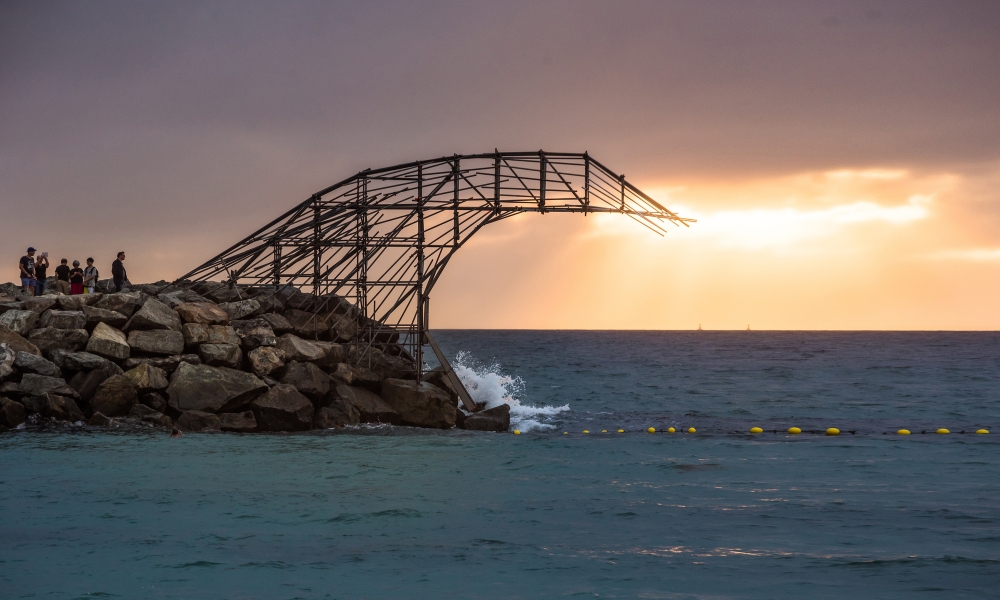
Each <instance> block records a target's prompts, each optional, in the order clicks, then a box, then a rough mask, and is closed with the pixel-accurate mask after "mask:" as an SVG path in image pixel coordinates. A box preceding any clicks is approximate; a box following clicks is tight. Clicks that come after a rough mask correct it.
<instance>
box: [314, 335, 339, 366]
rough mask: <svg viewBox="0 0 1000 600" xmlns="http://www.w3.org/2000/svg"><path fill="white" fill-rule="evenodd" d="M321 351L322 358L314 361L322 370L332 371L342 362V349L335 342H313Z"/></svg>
mask: <svg viewBox="0 0 1000 600" xmlns="http://www.w3.org/2000/svg"><path fill="white" fill-rule="evenodd" d="M313 343H314V344H316V345H317V346H319V347H320V348H322V349H323V352H324V355H323V358H321V359H319V360H317V361H314V362H315V363H316V365H317V366H318V367H320V368H322V369H323V370H326V371H332V370H333V369H336V368H337V365H338V364H340V363H343V362H344V347H343V346H341V345H340V344H337V343H335V342H319V341H317V342H313Z"/></svg>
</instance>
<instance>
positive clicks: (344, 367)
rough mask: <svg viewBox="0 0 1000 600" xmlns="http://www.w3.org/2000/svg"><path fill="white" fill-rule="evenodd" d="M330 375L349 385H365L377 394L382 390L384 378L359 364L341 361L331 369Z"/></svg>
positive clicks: (364, 386)
mask: <svg viewBox="0 0 1000 600" xmlns="http://www.w3.org/2000/svg"><path fill="white" fill-rule="evenodd" d="M330 375H331V376H332V377H333V378H334V379H337V380H339V381H342V382H344V383H346V384H347V385H353V386H357V387H363V388H365V389H366V390H369V391H372V392H375V393H376V394H378V393H379V392H381V391H382V378H381V377H379V376H378V375H377V374H375V373H374V372H372V371H370V370H368V369H366V368H364V367H360V366H358V365H350V364H347V363H339V364H337V365H336V366H335V367H334V368H333V369H331V370H330Z"/></svg>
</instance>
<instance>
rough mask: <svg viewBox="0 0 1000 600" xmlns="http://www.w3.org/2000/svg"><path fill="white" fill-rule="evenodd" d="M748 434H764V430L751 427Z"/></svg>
mask: <svg viewBox="0 0 1000 600" xmlns="http://www.w3.org/2000/svg"><path fill="white" fill-rule="evenodd" d="M750 433H764V430H763V429H761V428H760V427H751V428H750Z"/></svg>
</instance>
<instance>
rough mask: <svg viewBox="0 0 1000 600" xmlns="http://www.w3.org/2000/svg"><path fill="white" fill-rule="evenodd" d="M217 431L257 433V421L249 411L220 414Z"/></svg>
mask: <svg viewBox="0 0 1000 600" xmlns="http://www.w3.org/2000/svg"><path fill="white" fill-rule="evenodd" d="M219 429H221V430H223V431H235V432H238V433H250V432H252V431H257V419H255V418H254V416H253V411H249V410H248V411H246V412H241V413H222V414H221V415H219Z"/></svg>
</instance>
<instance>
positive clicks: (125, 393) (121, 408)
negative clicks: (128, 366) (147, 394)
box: [90, 375, 139, 417]
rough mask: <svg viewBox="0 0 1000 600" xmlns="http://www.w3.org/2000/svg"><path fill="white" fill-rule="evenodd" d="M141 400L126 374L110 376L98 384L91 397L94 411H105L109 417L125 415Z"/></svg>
mask: <svg viewBox="0 0 1000 600" xmlns="http://www.w3.org/2000/svg"><path fill="white" fill-rule="evenodd" d="M138 401H139V395H138V394H137V393H136V391H135V386H133V385H132V382H131V381H129V378H128V377H125V376H124V375H114V376H112V377H108V378H107V379H105V380H104V381H102V382H101V384H100V385H99V386H97V392H96V393H95V394H94V397H93V398H91V399H90V406H91V407H92V408H93V409H94V412H99V413H103V414H105V415H107V416H109V417H124V416H126V415H128V414H129V413H130V412H131V411H132V407H133V406H135V404H136V402H138Z"/></svg>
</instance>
